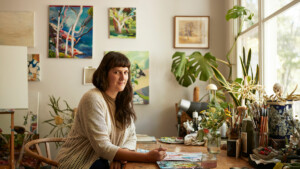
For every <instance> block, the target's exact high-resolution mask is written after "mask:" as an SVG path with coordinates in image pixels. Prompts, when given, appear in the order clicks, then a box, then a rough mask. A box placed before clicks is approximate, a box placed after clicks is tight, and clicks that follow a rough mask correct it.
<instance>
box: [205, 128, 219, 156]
mask: <svg viewBox="0 0 300 169" xmlns="http://www.w3.org/2000/svg"><path fill="white" fill-rule="evenodd" d="M220 148H221V135H220V132H219V131H214V130H212V131H210V132H209V135H208V137H207V151H208V152H209V153H210V154H219V153H220V150H221V149H220Z"/></svg>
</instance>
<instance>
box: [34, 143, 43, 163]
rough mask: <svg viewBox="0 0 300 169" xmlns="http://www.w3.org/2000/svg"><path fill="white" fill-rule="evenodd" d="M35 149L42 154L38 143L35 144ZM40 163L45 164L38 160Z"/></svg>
mask: <svg viewBox="0 0 300 169" xmlns="http://www.w3.org/2000/svg"><path fill="white" fill-rule="evenodd" d="M35 149H36V151H37V153H38V155H41V156H42V155H43V154H42V151H41V148H40V146H39V144H35ZM40 164H41V165H42V166H45V163H41V162H40Z"/></svg>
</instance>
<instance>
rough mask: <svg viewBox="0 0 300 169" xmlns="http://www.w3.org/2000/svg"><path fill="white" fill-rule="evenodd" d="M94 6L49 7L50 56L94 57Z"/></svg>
mask: <svg viewBox="0 0 300 169" xmlns="http://www.w3.org/2000/svg"><path fill="white" fill-rule="evenodd" d="M92 47H93V7H92V6H82V5H81V6H67V5H64V6H50V7H49V58H80V59H86V58H89V59H90V58H92V51H93V50H92Z"/></svg>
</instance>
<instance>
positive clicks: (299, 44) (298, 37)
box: [237, 0, 300, 95]
mask: <svg viewBox="0 0 300 169" xmlns="http://www.w3.org/2000/svg"><path fill="white" fill-rule="evenodd" d="M240 1H241V2H240V4H241V5H242V6H245V7H246V8H247V9H250V10H251V11H252V12H254V15H256V17H254V18H253V25H245V26H244V29H243V32H242V34H241V36H240V38H239V41H238V48H237V50H238V52H237V56H238V57H239V56H242V48H243V47H245V49H246V54H247V53H248V50H249V48H251V50H252V63H251V65H252V68H253V69H254V70H253V71H254V72H255V69H256V64H259V67H260V70H261V71H262V73H261V74H260V75H261V78H260V81H261V82H262V84H263V85H264V86H265V89H266V92H267V94H269V95H270V94H273V85H274V84H275V83H280V84H282V86H283V89H284V95H286V94H287V93H291V92H292V91H293V89H294V88H295V87H296V85H297V84H298V85H300V20H299V18H300V1H298V0H240ZM259 10H260V11H259ZM259 14H262V15H261V16H262V17H261V16H259ZM238 62H239V58H238ZM238 65H239V64H238ZM237 70H238V76H239V77H241V76H240V75H241V73H242V72H241V69H240V68H239V67H238V68H237ZM296 93H300V86H299V87H298V89H297V91H296Z"/></svg>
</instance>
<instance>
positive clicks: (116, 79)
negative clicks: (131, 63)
mask: <svg viewBox="0 0 300 169" xmlns="http://www.w3.org/2000/svg"><path fill="white" fill-rule="evenodd" d="M128 73H129V70H128V67H114V68H112V69H110V70H109V72H108V88H107V90H108V91H109V92H111V93H116V94H117V93H118V92H121V91H123V90H124V88H125V86H126V84H127V81H128Z"/></svg>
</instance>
